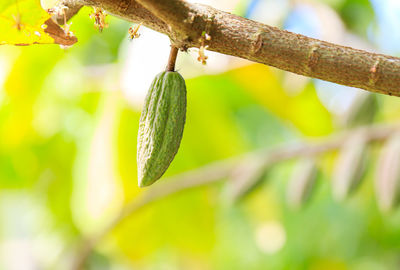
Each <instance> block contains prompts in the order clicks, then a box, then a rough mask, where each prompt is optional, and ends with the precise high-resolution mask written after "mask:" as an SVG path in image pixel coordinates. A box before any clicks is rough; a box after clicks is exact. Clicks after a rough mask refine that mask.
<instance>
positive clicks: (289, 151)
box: [71, 124, 400, 270]
mask: <svg viewBox="0 0 400 270" xmlns="http://www.w3.org/2000/svg"><path fill="white" fill-rule="evenodd" d="M399 130H400V124H385V125H382V124H381V125H375V126H368V127H362V128H358V129H356V130H348V131H346V132H344V133H341V134H336V135H333V136H330V137H326V138H323V139H321V140H320V141H314V142H309V143H304V142H302V143H297V144H289V145H283V146H279V147H276V148H275V149H269V150H261V151H256V152H253V153H250V154H246V155H244V156H239V157H235V158H230V159H226V160H222V161H217V162H214V163H212V164H209V165H206V166H204V167H201V168H199V169H196V170H193V171H190V172H186V173H182V174H179V175H177V176H173V177H169V178H165V179H163V181H162V182H159V183H158V184H157V185H153V186H151V187H149V188H147V189H146V191H145V192H144V193H142V195H141V196H140V197H139V198H135V199H133V200H132V201H131V202H129V203H128V204H127V205H126V206H125V207H124V208H123V209H122V210H121V212H120V214H119V215H118V216H117V217H116V218H115V219H114V220H112V221H111V222H110V223H109V225H108V226H106V227H105V228H104V230H102V231H101V232H100V233H99V234H97V235H95V236H93V237H91V238H89V239H85V240H83V241H82V243H81V246H80V248H79V253H78V256H77V257H76V260H75V262H74V264H73V267H72V268H71V269H72V270H81V269H83V266H84V264H85V262H86V260H87V258H88V256H89V255H90V253H91V252H92V250H93V248H94V247H95V246H96V244H97V243H98V242H99V241H100V240H101V239H103V238H104V236H106V235H107V234H108V233H109V232H110V231H112V230H113V229H114V228H115V227H117V226H118V225H120V224H121V223H122V222H123V221H124V220H126V218H127V217H130V216H131V215H133V214H134V213H136V212H138V211H139V210H142V209H143V208H144V207H146V206H147V205H149V204H150V203H152V202H155V201H159V200H161V199H164V198H165V197H168V196H170V195H173V194H176V193H179V192H180V191H184V190H187V189H190V188H195V187H199V186H204V185H208V184H212V183H215V182H218V181H220V180H222V179H224V178H227V177H230V176H231V175H232V172H233V171H234V170H235V168H237V167H238V166H240V165H243V163H244V162H252V161H254V160H261V161H263V162H264V166H271V165H273V164H276V163H279V162H282V161H285V160H290V159H293V158H298V157H306V156H309V157H311V156H316V155H319V154H322V153H326V152H328V151H332V150H335V149H338V148H340V147H341V146H342V145H343V144H344V143H346V141H347V140H348V139H349V138H351V136H352V135H353V134H354V133H355V132H363V133H365V139H366V142H367V143H371V142H375V141H382V140H386V139H387V138H388V137H390V136H391V135H392V134H395V132H396V131H399ZM243 179H246V180H248V181H247V182H240V183H232V182H230V184H233V185H236V186H235V189H234V192H235V193H234V194H233V195H234V196H235V197H240V196H241V195H242V194H244V193H246V192H247V191H248V190H249V189H251V188H252V187H253V186H254V185H257V184H258V183H256V182H254V180H255V178H243Z"/></svg>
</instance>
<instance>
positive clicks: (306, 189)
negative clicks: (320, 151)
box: [286, 158, 318, 209]
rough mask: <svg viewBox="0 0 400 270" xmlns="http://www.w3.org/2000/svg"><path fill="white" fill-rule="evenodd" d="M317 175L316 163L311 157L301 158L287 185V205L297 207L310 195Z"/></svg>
mask: <svg viewBox="0 0 400 270" xmlns="http://www.w3.org/2000/svg"><path fill="white" fill-rule="evenodd" d="M317 175H318V167H317V163H316V162H315V160H314V159H312V158H306V159H302V160H300V161H299V162H298V164H297V166H296V168H295V169H294V171H293V174H292V176H291V179H290V181H289V184H288V186H287V191H286V196H287V202H288V205H289V206H290V207H291V208H293V209H298V208H300V207H301V206H302V205H304V203H305V202H306V201H307V200H308V199H309V198H310V197H311V194H312V193H313V191H314V189H315V185H316V180H317Z"/></svg>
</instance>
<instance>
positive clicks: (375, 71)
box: [369, 57, 390, 95]
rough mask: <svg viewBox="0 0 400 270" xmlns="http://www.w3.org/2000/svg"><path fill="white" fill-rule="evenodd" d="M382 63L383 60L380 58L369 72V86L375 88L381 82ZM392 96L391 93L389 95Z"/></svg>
mask: <svg viewBox="0 0 400 270" xmlns="http://www.w3.org/2000/svg"><path fill="white" fill-rule="evenodd" d="M380 63H381V58H380V57H378V59H377V60H376V61H375V63H374V64H373V66H372V67H371V68H370V70H369V84H370V85H371V86H375V84H376V83H377V82H378V80H379V65H380ZM389 95H390V93H389Z"/></svg>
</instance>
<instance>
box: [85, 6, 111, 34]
mask: <svg viewBox="0 0 400 270" xmlns="http://www.w3.org/2000/svg"><path fill="white" fill-rule="evenodd" d="M106 16H107V14H106V13H105V11H104V10H103V9H102V8H96V7H95V8H93V13H92V14H90V15H89V17H90V18H91V19H93V18H94V26H95V27H96V28H97V29H99V31H100V32H102V31H103V29H104V28H106V27H108V24H107V23H106Z"/></svg>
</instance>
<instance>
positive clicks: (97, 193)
mask: <svg viewBox="0 0 400 270" xmlns="http://www.w3.org/2000/svg"><path fill="white" fill-rule="evenodd" d="M321 3H325V4H329V5H330V6H331V7H332V8H334V9H335V10H336V12H337V13H338V14H339V16H340V17H341V18H342V19H343V21H344V22H345V24H346V25H347V27H348V28H349V30H350V31H353V32H352V33H353V34H357V35H360V36H367V33H366V31H367V29H368V27H369V26H370V25H371V24H372V23H374V14H373V10H372V8H371V5H370V3H369V1H367V0H365V1H364V0H343V1H321ZM242 5H244V4H243V3H242ZM1 7H2V6H1V4H0V8H1ZM90 12H91V10H90V9H89V8H84V9H83V10H81V11H80V13H79V15H78V16H76V17H75V18H74V19H73V20H72V28H71V29H72V31H73V32H74V33H76V35H77V36H78V38H79V41H78V43H77V44H76V45H74V46H73V47H71V48H68V49H66V50H63V49H60V48H59V47H58V46H56V45H40V46H31V47H23V48H21V47H6V46H1V47H0V82H2V78H4V84H0V220H1V221H0V245H1V247H2V249H1V248H0V269H7V267H10V265H11V264H12V263H11V262H12V261H13V260H18V258H25V259H24V260H26V261H27V262H28V263H30V264H36V265H37V268H33V267H32V268H29V269H46V268H49V269H50V268H51V266H53V267H55V269H63V268H62V267H65V266H64V263H65V261H69V260H70V259H71V256H72V255H71V254H74V253H70V252H74V251H75V250H74V248H75V244H76V242H77V241H79V240H80V239H82V238H84V237H86V236H88V235H92V234H95V233H96V232H98V231H101V229H102V228H103V227H104V226H105V225H106V224H107V223H108V221H109V220H111V219H112V218H113V216H114V215H116V213H117V212H118V209H120V208H121V207H122V206H123V205H125V204H126V203H128V202H129V201H131V200H132V199H134V198H136V197H137V196H139V195H140V194H141V193H142V192H143V191H142V190H140V189H139V188H138V187H137V178H136V135H137V134H136V133H137V129H138V122H139V117H140V106H137V105H136V106H135V105H132V102H131V101H130V100H129V99H128V98H127V95H126V93H124V92H123V91H122V90H121V89H120V85H119V79H120V76H121V70H122V69H123V68H124V67H123V65H122V64H121V63H122V62H123V61H124V53H123V50H126V47H127V45H126V44H127V42H128V35H127V30H128V28H129V23H128V22H125V21H122V20H120V19H116V18H113V17H111V16H109V18H108V19H107V20H108V23H109V28H107V29H105V30H104V31H103V33H99V32H98V31H97V30H96V29H95V28H94V27H93V21H91V20H90V19H89V17H88V14H89V13H90ZM0 14H1V13H0ZM133 42H135V41H133ZM121 51H122V52H121ZM145 53H149V54H151V52H145ZM193 65H194V66H195V67H196V66H198V65H199V64H198V63H195V59H194V58H193ZM232 65H233V64H232ZM181 68H182V69H185V68H186V67H185V66H183V67H181ZM188 68H190V67H188ZM206 69H207V67H206ZM139 77H140V75H139ZM287 79H288V78H286V74H285V73H283V72H281V71H277V70H275V69H272V68H269V67H266V66H263V65H259V64H250V65H245V66H241V67H239V68H232V69H231V68H230V69H229V70H226V71H224V72H220V73H218V74H214V75H205V74H201V75H198V76H195V77H193V78H190V79H187V89H188V112H187V123H186V126H185V131H184V137H183V140H182V145H181V148H180V150H179V152H178V154H177V156H176V158H175V160H174V161H173V163H172V165H171V167H170V168H169V169H168V171H167V173H166V176H171V175H176V174H179V173H181V172H186V171H190V170H192V169H196V168H199V167H201V166H203V165H206V164H209V163H211V162H214V161H217V160H222V159H225V158H229V157H234V156H238V155H240V154H244V153H247V152H250V151H255V150H259V149H265V148H272V147H274V146H276V145H282V144H286V143H291V142H296V141H301V140H304V139H310V138H318V137H321V136H325V135H329V134H332V133H335V132H337V131H339V130H340V129H342V128H343V127H340V126H339V125H338V124H337V118H338V116H337V115H336V114H335V113H333V112H331V111H330V110H328V109H327V108H326V107H325V106H324V104H323V103H322V102H321V101H320V96H319V93H318V91H316V87H315V85H314V82H313V81H312V80H307V81H306V82H305V83H304V84H302V87H301V89H300V91H299V92H297V93H293V92H292V91H291V89H287V87H286V86H285V85H286V84H285V80H287ZM376 99H377V100H378V103H379V105H380V106H379V107H380V108H382V109H381V110H380V111H378V113H377V116H376V117H375V120H376V121H380V122H385V121H394V120H396V119H397V118H398V117H399V115H400V111H399V108H400V107H399V101H398V100H397V99H393V98H390V97H383V96H377V97H376ZM134 101H138V100H134ZM138 103H140V101H138ZM135 104H136V103H135ZM371 121H372V120H371ZM378 150H379V146H374V148H373V149H372V150H371V161H370V163H369V167H368V172H367V176H366V177H365V179H364V182H363V184H362V185H361V187H360V188H359V190H358V191H357V192H356V193H355V195H354V196H353V197H352V198H351V199H349V200H348V201H347V202H345V203H340V204H339V203H337V202H335V201H334V200H333V199H332V195H331V188H330V181H331V180H330V175H331V173H332V169H333V165H334V161H335V153H331V154H328V155H326V156H324V157H323V158H321V159H320V160H319V165H320V168H321V171H322V172H321V173H320V174H319V177H318V180H317V182H318V186H317V189H316V193H315V194H314V196H313V198H312V199H311V201H310V202H309V203H308V204H307V205H306V206H305V207H304V208H302V209H301V210H298V211H294V210H292V209H290V208H288V206H287V205H286V203H285V199H286V186H287V182H288V180H289V178H290V173H291V171H292V169H293V167H294V166H293V165H294V162H293V161H288V162H284V163H282V164H279V165H277V166H274V167H273V168H272V169H271V171H270V172H269V173H268V174H267V176H266V178H265V181H264V182H263V183H262V184H261V185H260V186H259V187H258V188H257V189H256V190H255V191H253V192H252V193H251V194H250V195H249V196H248V197H247V198H246V199H245V200H244V201H242V202H240V203H236V204H228V203H227V202H226V200H225V198H224V196H223V194H224V191H225V185H224V183H223V182H221V184H213V185H209V186H206V187H202V188H196V189H191V190H187V191H184V192H180V193H178V194H176V195H173V196H170V197H168V198H165V199H163V200H161V201H159V202H155V203H153V204H151V205H149V206H147V207H146V208H144V209H142V210H141V211H140V212H138V213H136V214H135V215H133V216H131V217H129V218H128V219H127V220H126V221H124V222H123V223H122V224H120V225H119V226H118V227H116V228H115V229H114V230H113V231H112V232H111V233H110V234H109V235H108V236H107V237H106V239H104V240H103V241H101V242H100V243H99V245H98V246H97V247H96V248H95V253H93V254H92V256H91V257H90V259H89V264H90V265H91V266H89V269H230V270H232V269H324V270H326V269H360V270H361V269H363V270H379V269H397V268H398V247H399V245H400V232H399V230H398V228H399V226H400V215H399V213H398V212H393V213H391V214H388V215H384V214H381V213H380V212H379V211H378V209H377V206H376V201H375V199H374V191H373V181H374V180H373V178H374V174H373V173H374V166H375V165H374V164H375V162H376V153H377V151H378ZM161 181H162V180H161ZM110 196H111V197H110ZM27 199H29V203H27V204H25V203H22V202H23V201H25V200H27ZM19 202H21V204H20V205H19ZM34 209H39V210H34ZM38 213H40V214H38ZM30 216H33V218H31V219H28V218H26V217H30ZM42 216H44V217H46V218H41V217H42ZM25 220H28V221H27V222H24V221H25ZM16 224H18V226H16ZM35 224H37V225H35ZM14 241H22V242H23V243H25V245H24V248H22V249H21V248H19V246H17V247H15V246H14V245H13V243H14ZM38 247H40V248H41V249H40V248H38ZM3 250H7V252H9V253H7V252H5V251H3ZM35 250H39V251H38V253H39V254H41V255H37V254H36V253H35V252H34V251H35ZM50 251H51V252H50ZM14 253H15V254H17V255H14V256H16V258H17V259H16V258H14V257H13V256H10V255H9V254H14ZM7 254H8V255H7ZM24 254H25V255H24ZM26 254H36V255H37V256H36V255H35V256H33V257H32V258H31V257H29V256H28V257H26V256H27V255H26ZM26 258H30V259H26ZM117 267H119V268H117ZM12 269H17V268H12ZM12 269H11V268H10V270H12Z"/></svg>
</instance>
